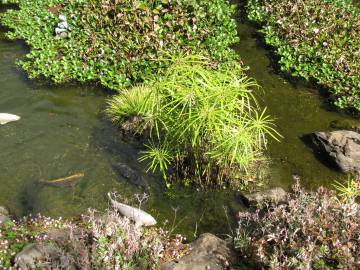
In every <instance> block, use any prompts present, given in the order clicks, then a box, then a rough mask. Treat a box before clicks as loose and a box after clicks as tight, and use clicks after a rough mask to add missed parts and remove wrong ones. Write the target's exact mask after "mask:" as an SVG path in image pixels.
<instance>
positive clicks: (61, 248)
mask: <svg viewBox="0 0 360 270" xmlns="http://www.w3.org/2000/svg"><path fill="white" fill-rule="evenodd" d="M182 241H184V238H182V237H181V236H175V237H173V238H170V233H169V232H167V231H165V230H163V229H161V228H144V227H140V226H137V225H136V224H135V223H134V222H132V221H131V220H129V219H128V218H126V217H122V216H120V215H119V214H118V213H117V211H116V210H115V209H109V210H107V211H106V212H105V213H99V212H97V211H95V210H88V212H87V213H86V214H84V215H82V216H81V218H78V219H74V220H62V219H61V218H59V219H52V218H48V217H43V216H41V215H39V216H37V217H36V218H30V217H29V218H24V219H22V220H19V221H9V222H7V223H6V224H5V226H3V227H1V228H0V269H16V265H14V258H15V255H16V254H17V253H19V252H20V251H21V250H22V249H23V248H24V247H25V246H26V245H27V244H28V243H35V244H39V245H45V246H46V244H51V246H52V247H55V252H53V251H52V252H51V253H49V254H45V255H44V258H43V259H42V260H41V261H37V262H36V266H37V267H38V268H39V269H40V268H41V269H157V268H158V266H159V265H160V264H161V262H164V261H167V260H172V259H174V258H179V257H180V256H182V255H183V254H185V253H186V248H187V245H183V244H182Z"/></svg>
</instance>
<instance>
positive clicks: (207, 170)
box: [107, 55, 278, 186]
mask: <svg viewBox="0 0 360 270" xmlns="http://www.w3.org/2000/svg"><path fill="white" fill-rule="evenodd" d="M167 61H169V62H170V67H169V68H168V70H167V71H166V73H165V75H164V76H163V77H161V78H158V79H156V80H152V81H150V82H148V84H147V85H146V86H145V85H140V86H136V87H134V88H132V89H129V90H123V91H122V93H121V94H120V95H118V96H115V97H114V98H112V99H111V100H110V101H109V106H108V109H107V113H108V115H109V116H110V118H111V119H112V120H113V122H115V123H117V124H119V125H120V126H121V127H122V128H123V129H126V130H128V131H131V132H134V133H138V134H145V135H146V136H147V138H148V143H147V144H146V147H147V150H146V151H144V152H143V155H142V157H141V160H148V161H149V170H152V171H154V170H156V169H160V171H161V172H162V174H163V176H164V179H165V180H166V181H167V184H168V185H169V184H170V182H169V180H170V178H169V173H170V176H171V177H175V178H181V179H191V180H192V181H194V182H195V183H197V184H198V185H200V186H211V185H215V186H221V185H223V184H225V183H232V184H239V183H240V182H241V181H240V179H241V176H243V175H244V174H245V173H246V172H247V171H250V169H251V166H253V165H255V164H257V165H258V163H259V162H260V161H261V160H262V157H263V156H262V150H263V149H264V148H265V147H266V145H267V137H268V136H270V137H273V138H275V139H276V138H278V133H277V132H276V131H275V130H274V128H273V127H274V124H273V121H272V119H271V118H270V117H269V116H268V115H267V114H266V111H265V110H261V109H260V108H259V106H258V103H257V101H256V98H255V93H254V90H255V89H256V88H257V84H256V82H255V81H254V80H252V79H251V78H248V77H247V76H246V75H245V73H244V70H243V67H242V66H241V65H240V64H238V63H236V62H228V63H226V64H224V65H223V66H222V67H221V68H220V69H216V70H214V69H212V68H211V61H209V59H207V58H204V57H202V56H194V55H190V56H182V57H178V58H173V59H168V60H167ZM170 166H171V169H170V168H169V167H170ZM232 180H238V181H232Z"/></svg>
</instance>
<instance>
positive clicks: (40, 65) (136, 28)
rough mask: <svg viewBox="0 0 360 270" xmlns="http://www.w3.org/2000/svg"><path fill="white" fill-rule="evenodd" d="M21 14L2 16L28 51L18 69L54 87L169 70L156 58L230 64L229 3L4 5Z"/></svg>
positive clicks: (56, 1)
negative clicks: (199, 57) (188, 56)
mask: <svg viewBox="0 0 360 270" xmlns="http://www.w3.org/2000/svg"><path fill="white" fill-rule="evenodd" d="M0 2H1V3H15V4H18V5H19V9H18V10H15V9H8V10H6V12H5V13H4V14H1V17H0V19H1V23H2V24H3V25H5V26H7V27H9V28H10V29H11V30H12V31H11V32H9V33H7V37H8V38H9V39H22V40H25V42H26V43H27V44H28V45H29V46H30V47H31V50H30V53H28V54H27V55H26V57H25V59H24V60H23V61H20V62H19V64H20V66H21V67H22V68H23V69H24V70H25V71H26V72H27V73H28V75H29V76H30V77H31V78H38V77H45V78H48V79H50V80H52V81H54V82H55V83H63V82H67V81H71V80H77V81H80V82H87V81H97V82H100V83H101V84H102V85H104V86H105V87H107V88H110V89H115V90H117V89H119V88H122V87H124V86H129V85H131V84H132V83H134V82H141V81H144V80H146V79H148V78H149V77H152V76H153V74H154V73H157V72H161V70H163V69H164V68H166V66H167V65H166V64H167V63H166V62H162V61H154V59H159V58H161V57H163V56H164V55H167V54H170V55H173V54H176V53H180V52H189V53H201V54H204V55H206V56H208V57H209V58H211V59H212V61H213V62H214V63H219V62H222V61H227V60H231V59H235V58H236V57H237V56H236V53H235V52H234V51H233V50H231V49H230V48H229V46H230V45H232V44H234V43H236V42H237V41H238V37H237V32H236V23H235V21H234V20H233V19H232V15H233V14H234V11H235V7H234V6H233V5H230V4H229V3H228V1H227V0H213V1H207V0H200V1H193V0H183V1H178V0H137V1H133V0H123V1H107V0H88V1H82V0H41V1H39V0H30V1H28V0H1V1H0Z"/></svg>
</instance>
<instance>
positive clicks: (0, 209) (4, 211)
mask: <svg viewBox="0 0 360 270" xmlns="http://www.w3.org/2000/svg"><path fill="white" fill-rule="evenodd" d="M0 215H3V216H8V215H9V211H8V210H7V209H6V208H5V207H3V206H0Z"/></svg>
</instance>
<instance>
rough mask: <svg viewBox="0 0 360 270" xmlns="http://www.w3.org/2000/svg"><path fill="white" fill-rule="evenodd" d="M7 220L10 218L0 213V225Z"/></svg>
mask: <svg viewBox="0 0 360 270" xmlns="http://www.w3.org/2000/svg"><path fill="white" fill-rule="evenodd" d="M9 220H10V218H9V217H8V216H3V215H0V227H1V226H2V225H3V224H4V223H5V222H7V221H9Z"/></svg>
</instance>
